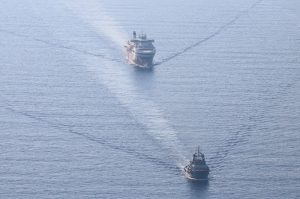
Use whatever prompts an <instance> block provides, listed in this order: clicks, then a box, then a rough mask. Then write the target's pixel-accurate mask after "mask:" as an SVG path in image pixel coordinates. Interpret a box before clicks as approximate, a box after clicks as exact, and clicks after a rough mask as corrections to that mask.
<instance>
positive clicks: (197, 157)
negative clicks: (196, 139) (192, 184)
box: [184, 147, 209, 180]
mask: <svg viewBox="0 0 300 199" xmlns="http://www.w3.org/2000/svg"><path fill="white" fill-rule="evenodd" d="M184 174H185V176H186V177H187V178H189V179H191V180H208V174H209V167H208V166H207V164H206V162H205V157H204V154H203V153H201V152H200V149H199V147H198V150H197V151H196V152H195V153H194V155H193V160H192V161H190V163H189V164H188V165H187V166H185V167H184Z"/></svg>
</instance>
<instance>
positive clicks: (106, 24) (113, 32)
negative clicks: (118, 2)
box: [65, 0, 128, 46]
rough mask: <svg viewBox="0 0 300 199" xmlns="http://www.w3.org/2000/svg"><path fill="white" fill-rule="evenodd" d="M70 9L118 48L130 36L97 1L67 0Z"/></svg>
mask: <svg viewBox="0 0 300 199" xmlns="http://www.w3.org/2000/svg"><path fill="white" fill-rule="evenodd" d="M65 2H66V5H67V7H68V8H69V9H71V10H72V11H73V12H75V13H76V14H77V16H79V17H80V18H81V19H82V20H83V21H85V22H86V23H87V24H89V25H90V27H92V28H93V29H94V30H95V31H96V32H97V33H99V34H104V35H105V36H106V37H108V38H110V39H111V41H113V42H114V43H115V44H116V45H117V46H122V45H123V44H124V41H126V40H127V38H128V35H127V34H126V33H125V32H124V31H123V30H122V29H121V28H120V25H119V24H118V23H117V22H116V21H115V20H114V19H113V18H112V17H110V16H109V15H108V14H107V13H106V11H105V10H104V9H103V7H102V6H101V4H100V3H99V1H97V0H84V1H82V0H66V1H65Z"/></svg>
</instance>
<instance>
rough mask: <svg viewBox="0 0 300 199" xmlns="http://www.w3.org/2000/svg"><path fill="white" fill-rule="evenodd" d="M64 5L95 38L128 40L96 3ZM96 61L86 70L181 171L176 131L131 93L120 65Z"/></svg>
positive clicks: (151, 106) (130, 83)
mask: <svg viewBox="0 0 300 199" xmlns="http://www.w3.org/2000/svg"><path fill="white" fill-rule="evenodd" d="M66 1H67V5H68V7H69V8H71V9H72V10H73V11H74V12H75V13H76V14H77V15H78V16H79V17H81V18H82V19H84V21H85V22H86V23H87V24H90V25H91V26H92V27H93V28H94V30H96V31H97V32H98V33H99V34H104V35H105V36H106V37H108V38H110V40H111V41H113V42H114V44H115V45H117V46H121V45H122V44H124V42H125V41H126V40H127V38H128V36H127V35H126V34H125V33H124V32H123V31H122V30H121V29H120V26H119V25H118V23H117V22H116V21H115V20H113V18H112V17H110V16H108V15H107V14H106V12H105V10H104V9H103V8H102V7H101V5H100V4H99V2H98V1H95V0H85V1H80V0H66ZM91 59H92V58H91ZM91 59H89V60H88V61H91ZM98 61H99V59H96V62H97V63H96V62H93V63H91V64H88V65H90V66H89V67H90V68H89V69H90V70H92V71H93V72H95V73H96V75H97V77H98V78H99V80H100V81H101V82H102V83H103V84H104V85H105V86H106V87H107V88H109V89H110V91H111V92H112V93H113V94H114V95H115V96H116V97H117V98H118V99H119V101H120V103H121V104H122V105H123V106H124V107H126V108H127V110H128V111H129V112H130V113H131V115H132V116H133V118H135V120H136V121H137V122H139V123H141V124H142V125H144V126H146V128H147V133H148V134H149V135H150V136H152V137H154V138H155V139H156V140H158V141H159V142H160V143H161V145H162V147H163V148H164V149H166V150H169V151H170V152H171V154H172V155H173V157H174V158H176V162H177V166H178V167H180V168H182V167H183V163H185V162H186V158H185V157H184V156H183V155H182V152H183V147H182V146H181V144H180V141H179V140H178V138H177V135H176V131H175V130H174V129H173V128H172V127H171V126H170V125H169V122H168V120H167V119H165V117H164V116H163V113H162V112H161V110H160V109H159V108H158V107H157V106H156V105H155V103H154V102H153V101H151V100H148V99H146V98H145V97H144V96H139V95H138V92H137V91H136V90H135V89H136V85H135V82H133V81H132V79H131V77H130V74H129V72H128V70H130V69H126V68H125V69H124V66H123V65H118V64H115V63H112V62H110V61H103V60H102V61H101V62H102V63H101V64H99V63H98ZM122 68H123V69H124V70H122Z"/></svg>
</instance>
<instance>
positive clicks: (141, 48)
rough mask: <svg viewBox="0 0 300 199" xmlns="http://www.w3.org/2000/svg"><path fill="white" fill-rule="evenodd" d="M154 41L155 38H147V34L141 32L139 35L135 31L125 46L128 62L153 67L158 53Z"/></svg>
mask: <svg viewBox="0 0 300 199" xmlns="http://www.w3.org/2000/svg"><path fill="white" fill-rule="evenodd" d="M153 42H154V40H153V39H147V35H146V34H140V35H139V36H138V37H137V35H136V32H135V31H133V38H132V39H131V40H129V41H128V42H127V45H125V46H124V47H125V49H126V54H127V56H126V57H127V61H128V63H129V64H133V65H136V66H139V67H143V68H151V67H152V66H153V58H154V55H155V53H156V49H155V47H154V46H153V44H152V43H153Z"/></svg>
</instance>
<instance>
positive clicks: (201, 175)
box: [184, 169, 209, 181]
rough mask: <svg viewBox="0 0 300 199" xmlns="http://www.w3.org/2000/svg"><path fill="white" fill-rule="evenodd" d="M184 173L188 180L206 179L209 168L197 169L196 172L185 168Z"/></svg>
mask: <svg viewBox="0 0 300 199" xmlns="http://www.w3.org/2000/svg"><path fill="white" fill-rule="evenodd" d="M184 173H185V176H186V177H187V178H188V179H190V180H199V181H206V180H208V174H209V170H206V171H197V172H188V171H186V169H185V171H184Z"/></svg>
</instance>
